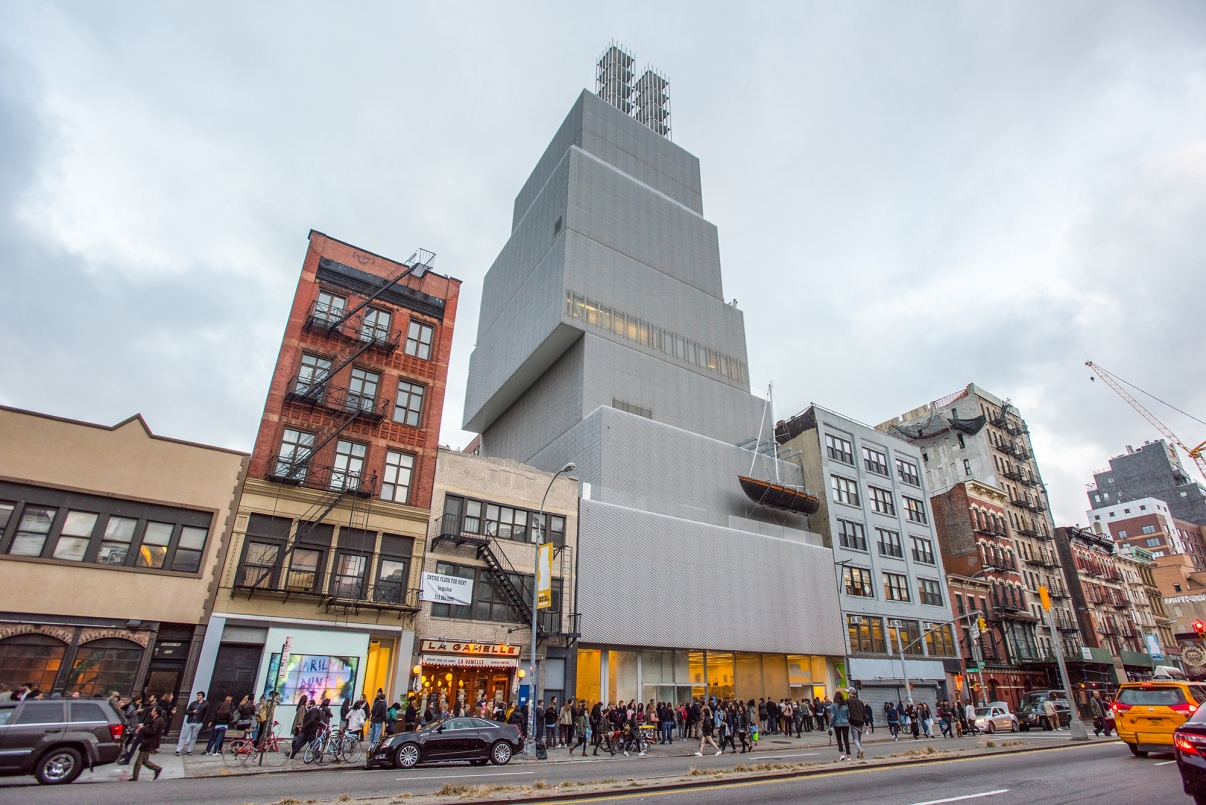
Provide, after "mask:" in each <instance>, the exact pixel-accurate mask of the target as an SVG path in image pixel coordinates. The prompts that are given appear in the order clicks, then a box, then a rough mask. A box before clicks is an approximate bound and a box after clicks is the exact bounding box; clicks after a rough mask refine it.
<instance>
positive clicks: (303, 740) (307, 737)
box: [289, 702, 323, 757]
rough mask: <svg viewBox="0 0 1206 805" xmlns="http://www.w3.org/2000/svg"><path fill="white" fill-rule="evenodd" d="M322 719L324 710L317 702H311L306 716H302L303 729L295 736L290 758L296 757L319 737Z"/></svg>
mask: <svg viewBox="0 0 1206 805" xmlns="http://www.w3.org/2000/svg"><path fill="white" fill-rule="evenodd" d="M322 717H323V713H322V708H321V707H319V706H318V704H316V703H315V702H310V703H309V705H307V708H306V713H305V715H303V716H302V721H301V727H300V728H299V729H298V731H297V735H294V736H293V746H292V751H290V752H289V757H295V756H296V755H297V753H298V752H300V751H301V750H302V748H303V747H305V745H306V744H308V743H310V741H313V740H314V739H315V738H316V737H318V727H319V725H320V724H322Z"/></svg>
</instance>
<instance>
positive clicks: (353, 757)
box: [339, 735, 364, 763]
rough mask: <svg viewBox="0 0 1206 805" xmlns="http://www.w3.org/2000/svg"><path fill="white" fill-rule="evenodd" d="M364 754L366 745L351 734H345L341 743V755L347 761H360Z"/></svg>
mask: <svg viewBox="0 0 1206 805" xmlns="http://www.w3.org/2000/svg"><path fill="white" fill-rule="evenodd" d="M363 755H364V747H363V746H361V745H360V741H357V740H356V739H355V738H354V737H352V736H351V735H345V736H344V738H343V740H342V741H341V742H340V745H339V756H340V757H342V758H343V761H344V762H345V763H359V762H360V758H361V757H363Z"/></svg>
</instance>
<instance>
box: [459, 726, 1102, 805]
mask: <svg viewBox="0 0 1206 805" xmlns="http://www.w3.org/2000/svg"><path fill="white" fill-rule="evenodd" d="M1068 743H1069V744H1070V745H1063V744H1061V745H1059V746H1026V747H1020V748H1016V749H1015V748H1009V749H1003V750H1001V751H993V752H992V753H991V755H990V754H987V753H985V754H983V755H967V756H965V757H942V758H909V759H907V760H893V761H889V762H885V763H874V764H872V763H868V764H866V765H865V766H838V767H836V768H818V769H803V770H800V771H791V772H776V773H773V774H756V775H750V776H748V777H731V778H729V779H723V780H700V781H698V782H683V783H669V784H667V785H647V786H629V787H625V788H619V789H614V790H605V791H593V792H587V791H579V792H567V793H565V794H548V795H545V796H527V797H512V798H508V799H467V800H459V801H458V803H457V805H498V803H500V802H506V803H537V802H543V803H552V802H580V801H586V800H592V799H606V798H608V797H614V796H616V795H618V794H623V795H625V796H629V795H632V794H655V793H661V792H665V791H686V790H690V789H694V788H722V787H724V786H726V785H732V784H733V783H757V782H772V781H775V780H792V779H796V778H803V777H819V776H821V775H825V774H833V773H834V772H836V771H841V772H848V771H864V770H871V769H892V768H901V767H904V766H920V765H924V764H927V763H949V762H954V761H960V760H965V759H969V758H973V757H974V758H979V757H1001V756H1003V755H1024V754H1029V753H1031V752H1050V751H1051V750H1053V749H1080V748H1083V747H1087V746H1099V745H1102V744H1108V743H1118V740H1117V739H1115V740H1113V741H1099V742H1095V741H1086V742H1084V743H1081V742H1079V741H1078V742H1075V743H1074V742H1072V741H1071V740H1069V742H1068ZM977 748H978V747H977Z"/></svg>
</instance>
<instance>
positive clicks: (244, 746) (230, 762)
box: [222, 738, 252, 768]
mask: <svg viewBox="0 0 1206 805" xmlns="http://www.w3.org/2000/svg"><path fill="white" fill-rule="evenodd" d="M251 754H252V753H251V741H249V740H247V739H245V738H236V739H235V740H233V741H231V742H230V743H229V744H227V745H226V748H225V749H223V750H222V763H224V764H225V765H227V766H231V767H232V768H233V767H238V766H243V765H245V764H246V763H247V758H249V757H251Z"/></svg>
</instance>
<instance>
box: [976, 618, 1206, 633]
mask: <svg viewBox="0 0 1206 805" xmlns="http://www.w3.org/2000/svg"><path fill="white" fill-rule="evenodd" d="M1198 623H1202V622H1201V621H1198ZM976 625H977V626H979V627H980V632H981V633H983V632H987V631H988V621H986V620H984V616H983V615H981V616H980V617H978V618H976ZM1195 626H1196V624H1195ZM1202 629H1203V630H1206V624H1202ZM1198 634H1202V632H1198Z"/></svg>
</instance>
